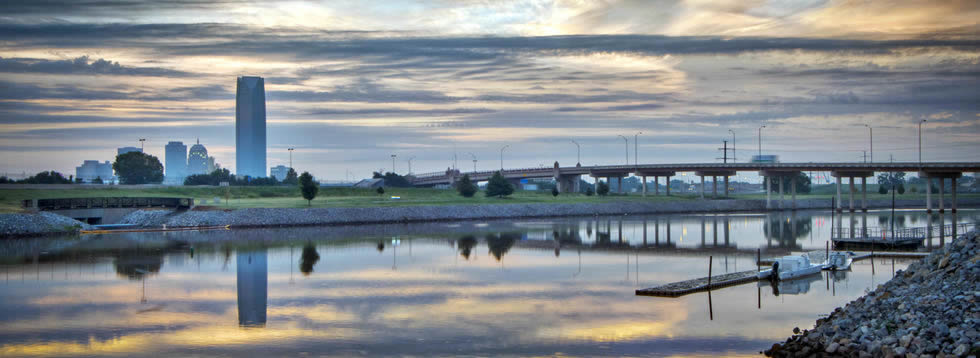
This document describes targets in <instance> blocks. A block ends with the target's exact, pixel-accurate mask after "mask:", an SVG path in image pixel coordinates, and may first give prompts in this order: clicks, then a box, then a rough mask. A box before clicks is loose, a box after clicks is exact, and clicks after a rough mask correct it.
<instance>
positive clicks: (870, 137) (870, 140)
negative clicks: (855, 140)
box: [864, 124, 875, 163]
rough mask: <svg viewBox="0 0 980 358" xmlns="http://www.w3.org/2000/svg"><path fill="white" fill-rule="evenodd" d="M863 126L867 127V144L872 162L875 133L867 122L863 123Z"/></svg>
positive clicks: (873, 158)
mask: <svg viewBox="0 0 980 358" xmlns="http://www.w3.org/2000/svg"><path fill="white" fill-rule="evenodd" d="M864 126H865V127H868V146H869V147H870V149H871V162H872V163H874V161H875V134H874V129H873V128H871V126H870V125H867V124H865V125H864Z"/></svg>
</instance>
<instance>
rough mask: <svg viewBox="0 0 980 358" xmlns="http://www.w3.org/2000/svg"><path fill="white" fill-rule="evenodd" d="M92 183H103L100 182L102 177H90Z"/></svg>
mask: <svg viewBox="0 0 980 358" xmlns="http://www.w3.org/2000/svg"><path fill="white" fill-rule="evenodd" d="M92 184H104V183H103V182H102V177H95V179H92Z"/></svg>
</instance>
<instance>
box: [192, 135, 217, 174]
mask: <svg viewBox="0 0 980 358" xmlns="http://www.w3.org/2000/svg"><path fill="white" fill-rule="evenodd" d="M213 171H214V169H212V170H208V149H207V148H204V146H203V145H201V140H200V139H198V140H197V144H194V145H192V146H191V151H190V152H188V153H187V175H194V174H209V173H211V172H213Z"/></svg>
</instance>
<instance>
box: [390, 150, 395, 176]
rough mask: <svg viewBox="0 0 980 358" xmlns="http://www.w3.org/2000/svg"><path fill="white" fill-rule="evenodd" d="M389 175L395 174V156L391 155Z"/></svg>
mask: <svg viewBox="0 0 980 358" xmlns="http://www.w3.org/2000/svg"><path fill="white" fill-rule="evenodd" d="M391 173H392V174H394V173H395V155H394V154H392V155H391Z"/></svg>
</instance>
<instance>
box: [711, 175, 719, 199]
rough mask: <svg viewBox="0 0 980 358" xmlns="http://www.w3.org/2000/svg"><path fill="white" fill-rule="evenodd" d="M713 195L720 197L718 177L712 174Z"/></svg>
mask: <svg viewBox="0 0 980 358" xmlns="http://www.w3.org/2000/svg"><path fill="white" fill-rule="evenodd" d="M711 196H713V197H716V198H717V197H718V177H717V176H714V175H712V176H711Z"/></svg>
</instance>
